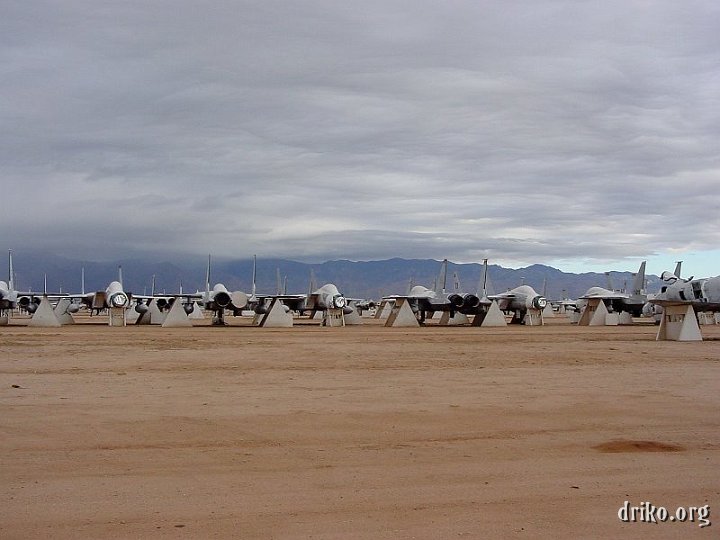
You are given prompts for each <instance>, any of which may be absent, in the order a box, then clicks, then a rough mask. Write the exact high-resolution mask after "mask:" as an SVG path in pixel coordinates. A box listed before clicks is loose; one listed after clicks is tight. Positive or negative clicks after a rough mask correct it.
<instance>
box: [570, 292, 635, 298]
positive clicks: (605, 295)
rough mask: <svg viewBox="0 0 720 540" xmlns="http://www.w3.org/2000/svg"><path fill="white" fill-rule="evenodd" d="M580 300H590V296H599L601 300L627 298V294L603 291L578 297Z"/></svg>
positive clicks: (628, 296)
mask: <svg viewBox="0 0 720 540" xmlns="http://www.w3.org/2000/svg"><path fill="white" fill-rule="evenodd" d="M579 298H580V299H582V300H590V299H592V298H600V299H601V300H628V299H629V298H630V295H629V294H624V293H603V294H586V295H585V296H580V297H579Z"/></svg>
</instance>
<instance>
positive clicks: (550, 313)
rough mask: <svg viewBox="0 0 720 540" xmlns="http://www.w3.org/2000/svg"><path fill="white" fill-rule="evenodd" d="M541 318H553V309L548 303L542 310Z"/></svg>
mask: <svg viewBox="0 0 720 540" xmlns="http://www.w3.org/2000/svg"><path fill="white" fill-rule="evenodd" d="M542 316H543V319H545V318H548V317H549V318H551V319H552V318H553V317H554V316H555V311H553V308H552V305H551V304H550V302H548V303H547V305H546V306H545V309H543V311H542Z"/></svg>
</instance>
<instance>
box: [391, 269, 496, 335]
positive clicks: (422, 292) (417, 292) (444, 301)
mask: <svg viewBox="0 0 720 540" xmlns="http://www.w3.org/2000/svg"><path fill="white" fill-rule="evenodd" d="M447 267H448V260H447V259H443V261H442V263H440V273H439V275H438V277H437V279H436V280H435V285H434V287H433V289H428V288H427V287H424V286H423V285H415V286H411V287H410V290H409V291H408V292H407V294H404V295H390V296H385V297H383V300H399V299H405V300H407V302H408V305H409V306H410V309H412V311H413V313H415V316H416V317H417V318H418V320H419V322H420V323H421V324H422V323H424V322H425V320H426V319H427V317H428V316H432V314H433V313H435V312H436V311H443V312H449V313H450V316H451V317H453V316H454V315H455V314H456V313H462V314H465V315H474V314H477V313H478V311H479V310H480V308H481V299H480V297H479V296H478V295H477V294H473V293H465V292H462V291H461V289H460V282H459V279H458V278H457V274H455V276H454V290H453V292H451V293H448V292H447V290H446V286H447ZM438 289H439V290H438ZM487 304H488V305H489V304H490V301H487Z"/></svg>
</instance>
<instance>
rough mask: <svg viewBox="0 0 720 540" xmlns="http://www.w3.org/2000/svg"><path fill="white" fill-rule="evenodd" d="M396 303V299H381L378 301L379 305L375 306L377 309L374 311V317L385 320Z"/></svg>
mask: <svg viewBox="0 0 720 540" xmlns="http://www.w3.org/2000/svg"><path fill="white" fill-rule="evenodd" d="M396 303H397V300H383V301H382V302H380V306H379V307H378V308H377V311H376V312H375V318H376V319H381V320H386V319H387V318H388V317H389V316H390V314H391V313H392V310H393V307H394V306H395V304H396Z"/></svg>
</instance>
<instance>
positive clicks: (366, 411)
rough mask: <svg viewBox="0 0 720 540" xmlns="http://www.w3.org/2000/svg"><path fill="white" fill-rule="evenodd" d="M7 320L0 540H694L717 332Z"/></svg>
mask: <svg viewBox="0 0 720 540" xmlns="http://www.w3.org/2000/svg"><path fill="white" fill-rule="evenodd" d="M97 320H98V319H97V318H95V319H94V321H93V322H97ZM21 323H22V321H20V323H18V322H17V321H14V322H13V324H11V325H10V326H6V327H0V456H1V458H0V538H3V539H11V538H22V539H27V538H315V539H335V538H338V539H358V538H363V539H365V538H367V539H382V538H528V539H530V538H718V528H720V415H719V412H720V327H715V326H713V327H708V326H706V327H703V328H702V330H703V334H704V336H705V338H706V340H705V341H703V342H695V343H677V342H656V341H655V334H656V330H657V329H656V327H655V326H653V325H648V324H641V325H636V326H632V327H630V326H628V327H591V328H589V327H583V328H579V327H576V326H573V325H570V324H569V323H567V321H566V320H565V319H564V318H563V319H551V320H549V321H548V324H546V325H545V326H543V327H522V326H512V327H510V326H509V327H507V328H487V329H486V328H471V327H431V326H428V327H426V328H417V329H393V328H384V327H382V326H381V325H380V324H378V322H376V321H372V320H369V321H366V324H365V325H363V326H361V327H346V328H320V327H317V326H311V325H302V326H296V327H294V328H290V329H261V328H253V327H249V326H247V324H246V323H244V322H237V321H235V320H232V319H231V326H229V327H226V328H213V327H210V326H207V325H204V326H199V327H194V328H189V329H163V328H160V327H147V326H145V327H138V326H128V327H125V328H110V327H108V326H105V325H103V324H90V323H89V321H85V323H84V324H77V325H74V326H69V327H63V328H59V329H52V328H46V329H33V328H27V327H25V326H22V324H21ZM625 501H630V504H631V505H634V506H639V505H640V504H641V503H642V502H645V501H647V502H650V503H651V504H653V505H655V506H663V507H666V508H668V509H670V510H671V513H674V511H675V509H676V508H677V507H679V506H683V507H689V506H695V507H700V506H704V505H709V508H710V516H709V518H708V519H709V521H710V522H712V525H711V526H707V527H704V528H701V527H699V523H698V522H697V520H696V522H695V523H690V522H684V523H679V522H674V523H671V522H669V521H668V522H666V523H659V524H650V523H623V522H621V521H620V519H619V518H618V510H619V508H620V507H621V506H622V505H623V503H624V502H625Z"/></svg>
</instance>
